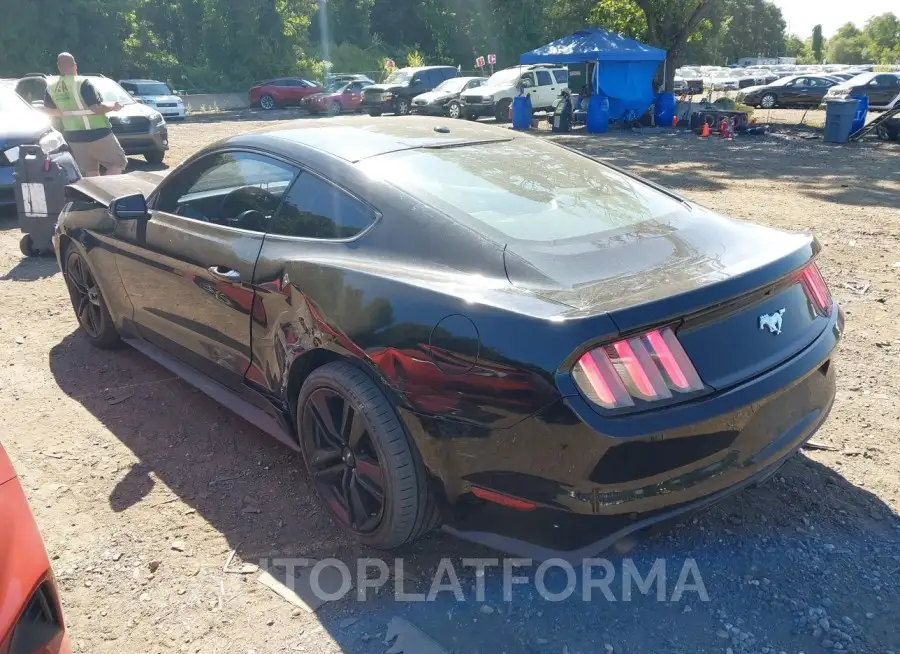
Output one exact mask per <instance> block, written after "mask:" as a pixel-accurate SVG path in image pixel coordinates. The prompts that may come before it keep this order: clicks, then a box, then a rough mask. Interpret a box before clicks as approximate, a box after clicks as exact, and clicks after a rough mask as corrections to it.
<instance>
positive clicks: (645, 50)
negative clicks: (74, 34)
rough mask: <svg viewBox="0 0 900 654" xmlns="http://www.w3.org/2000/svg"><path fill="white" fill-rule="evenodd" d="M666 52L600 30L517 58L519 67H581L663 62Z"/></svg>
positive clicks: (557, 41) (595, 28)
mask: <svg viewBox="0 0 900 654" xmlns="http://www.w3.org/2000/svg"><path fill="white" fill-rule="evenodd" d="M665 58H666V51H665V50H660V49H659V48H654V47H653V46H649V45H645V44H643V43H641V42H639V41H635V40H634V39H626V38H625V37H624V36H621V35H619V34H613V33H612V32H607V31H606V30H603V29H600V28H599V27H591V28H588V29H586V30H579V31H577V32H575V33H574V34H570V35H569V36H564V37H562V38H561V39H556V40H555V41H553V42H552V43H548V44H547V45H542V46H541V47H540V48H535V49H534V50H532V51H531V52H526V53H525V54H523V55H522V56H521V57H519V63H520V64H543V63H552V64H581V63H585V62H588V61H601V62H602V61H657V62H659V61H663V60H665Z"/></svg>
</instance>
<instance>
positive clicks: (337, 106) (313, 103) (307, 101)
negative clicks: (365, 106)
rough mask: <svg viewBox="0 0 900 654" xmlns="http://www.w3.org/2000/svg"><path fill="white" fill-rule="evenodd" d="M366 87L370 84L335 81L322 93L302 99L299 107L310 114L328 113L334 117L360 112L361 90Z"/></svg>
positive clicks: (370, 84)
mask: <svg viewBox="0 0 900 654" xmlns="http://www.w3.org/2000/svg"><path fill="white" fill-rule="evenodd" d="M367 86H372V83H371V82H363V81H355V82H349V83H348V82H341V81H337V82H335V83H334V84H330V85H329V86H328V88H326V89H325V90H324V91H323V92H322V93H315V94H313V95H310V96H307V97H306V98H304V99H303V103H302V105H301V106H302V107H303V108H304V109H306V110H307V111H309V113H311V114H320V113H325V112H328V113H330V114H332V115H335V116H336V115H337V114H340V113H342V112H344V111H362V90H363V89H364V88H366V87H367Z"/></svg>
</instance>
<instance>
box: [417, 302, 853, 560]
mask: <svg viewBox="0 0 900 654" xmlns="http://www.w3.org/2000/svg"><path fill="white" fill-rule="evenodd" d="M842 331H843V315H842V314H841V312H840V310H839V309H838V308H837V306H836V305H835V310H834V312H833V315H832V318H831V321H830V324H829V326H828V327H827V328H826V329H825V331H823V332H822V334H820V336H819V337H818V338H817V339H816V340H815V341H814V342H813V343H812V344H810V345H809V346H808V347H807V348H806V349H805V350H803V351H802V352H801V353H799V354H797V355H796V356H794V357H792V358H791V359H790V360H788V361H786V362H784V363H782V364H781V365H780V366H778V367H776V368H774V369H771V370H769V371H768V372H767V373H765V374H762V375H760V376H758V377H756V378H754V379H752V380H750V381H748V382H745V383H743V384H741V385H739V386H736V387H733V388H731V389H729V390H726V391H723V392H721V393H717V394H716V395H714V396H708V397H706V398H703V399H702V400H698V401H696V402H693V403H688V404H685V405H676V406H674V407H669V408H666V409H661V410H657V411H652V412H647V413H645V414H640V415H637V416H631V417H622V418H616V419H609V418H606V419H603V418H600V417H599V415H598V414H597V413H596V412H594V411H593V409H592V408H591V407H590V406H589V405H588V404H587V403H586V402H585V401H584V400H583V399H582V398H581V397H580V396H570V397H566V398H563V399H561V400H558V401H557V402H554V403H553V404H551V405H550V406H549V407H547V408H545V409H544V410H543V411H541V412H539V413H538V414H536V415H534V416H531V417H530V418H528V419H526V420H524V421H522V422H520V423H519V424H517V425H515V426H513V427H510V428H508V429H503V430H495V431H493V432H490V434H488V435H486V436H482V437H480V438H471V439H464V438H459V439H451V440H450V441H448V440H447V438H446V428H444V435H443V439H442V438H441V436H442V435H441V434H440V433H435V434H433V435H432V434H430V433H428V431H427V430H425V429H424V428H423V425H426V424H428V421H421V422H420V421H416V420H410V419H409V418H410V416H408V415H405V416H404V417H405V418H406V422H407V425H408V426H409V427H410V431H411V432H412V434H413V436H414V438H416V440H417V441H418V445H419V449H420V451H421V452H423V456H424V457H425V459H426V461H425V463H426V466H427V467H428V468H429V470H430V472H431V473H432V476H433V478H436V479H439V480H441V481H443V483H444V488H443V490H444V493H445V496H446V497H447V498H448V499H449V501H448V504H447V506H446V507H445V511H444V516H443V518H444V525H445V529H446V530H447V531H449V532H451V533H453V534H456V535H458V536H460V537H463V538H466V539H469V540H473V541H476V542H480V543H483V544H485V545H488V546H492V547H495V548H497V549H501V550H504V551H507V552H510V553H513V554H516V555H519V556H529V557H531V558H536V559H546V558H550V557H562V558H566V559H569V560H578V559H581V558H584V557H587V556H591V555H593V554H596V553H597V552H599V551H602V550H603V549H605V548H606V547H608V546H609V545H611V544H613V543H615V542H616V541H617V540H618V539H620V538H622V537H623V536H625V535H627V534H629V533H631V532H634V531H636V530H639V529H642V528H644V527H647V526H649V525H651V524H653V523H656V522H660V521H663V520H667V519H669V518H673V517H675V516H678V515H680V514H682V513H685V512H688V511H691V510H693V509H696V508H700V507H702V506H706V505H708V504H710V503H712V502H716V501H718V500H720V499H722V498H724V497H726V496H727V495H729V494H731V493H734V492H736V491H738V490H741V489H743V488H745V487H747V486H749V485H752V484H755V483H759V482H761V481H763V480H765V479H766V478H767V477H768V476H770V475H771V474H773V473H774V472H775V470H777V469H778V467H779V466H781V465H782V464H783V463H784V462H785V461H786V460H787V459H788V458H790V456H791V455H792V454H794V453H795V452H796V451H797V450H798V449H799V448H800V447H801V446H802V445H803V443H805V442H806V441H807V440H808V439H809V438H810V437H811V436H812V435H813V434H814V433H815V432H816V430H817V429H818V428H819V426H820V425H821V424H822V423H823V422H824V420H825V418H826V417H827V415H828V412H829V410H830V408H831V405H832V403H833V401H834V394H835V367H834V365H833V362H832V356H833V353H834V349H835V347H836V345H837V343H838V340H839V339H840V336H841V332H842ZM417 429H418V431H417ZM441 440H442V441H443V442H440V443H438V441H441ZM436 451H439V452H441V453H442V454H443V455H444V458H442V459H440V460H438V459H436V458H434V456H433V455H432V456H431V457H430V456H429V454H430V453H434V452H436ZM473 486H478V487H481V488H485V489H488V490H491V491H494V492H497V493H501V494H504V495H507V496H510V497H514V498H517V499H521V500H525V501H526V502H529V503H533V504H534V506H535V508H534V509H533V510H530V511H521V510H515V509H512V508H508V507H505V506H501V505H498V504H493V503H488V502H484V501H482V500H478V499H476V498H474V497H473V496H472V495H471V494H470V490H471V488H472V487H473Z"/></svg>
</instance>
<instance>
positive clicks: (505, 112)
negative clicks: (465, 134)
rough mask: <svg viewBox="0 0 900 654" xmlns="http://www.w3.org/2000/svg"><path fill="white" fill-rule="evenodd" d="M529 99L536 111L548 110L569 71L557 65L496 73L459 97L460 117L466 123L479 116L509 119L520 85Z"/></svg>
mask: <svg viewBox="0 0 900 654" xmlns="http://www.w3.org/2000/svg"><path fill="white" fill-rule="evenodd" d="M520 82H521V83H522V84H523V85H524V86H525V92H526V93H527V94H528V95H530V96H531V106H532V108H533V109H534V110H535V111H542V110H543V111H548V110H551V109H553V105H554V103H555V102H556V100H557V98H559V94H560V92H561V91H562V90H563V89H565V88H568V86H569V69H568V68H566V67H565V66H559V65H556V64H534V65H531V66H513V67H512V68H506V69H504V70H500V71H497V72H496V73H494V74H493V75H491V76H490V78H488V80H487V81H486V82H485V83H484V84H482V85H481V86H479V87H478V88H475V89H470V90H468V91H465V92H463V93H462V94H461V95H460V96H459V100H460V104H461V105H462V115H464V116H465V117H466V118H468V119H469V120H475V119H476V118H478V117H479V116H494V118H496V119H497V120H500V121H504V120H508V118H509V107H510V105H511V104H512V99H513V98H514V97H515V96H516V95H518V92H519V91H518V87H519V83H520Z"/></svg>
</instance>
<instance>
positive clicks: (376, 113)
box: [366, 109, 381, 118]
mask: <svg viewBox="0 0 900 654" xmlns="http://www.w3.org/2000/svg"><path fill="white" fill-rule="evenodd" d="M366 113H368V114H369V115H370V116H372V118H378V117H379V116H380V115H381V112H380V111H378V110H377V109H369V110H368V111H367V112H366Z"/></svg>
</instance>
